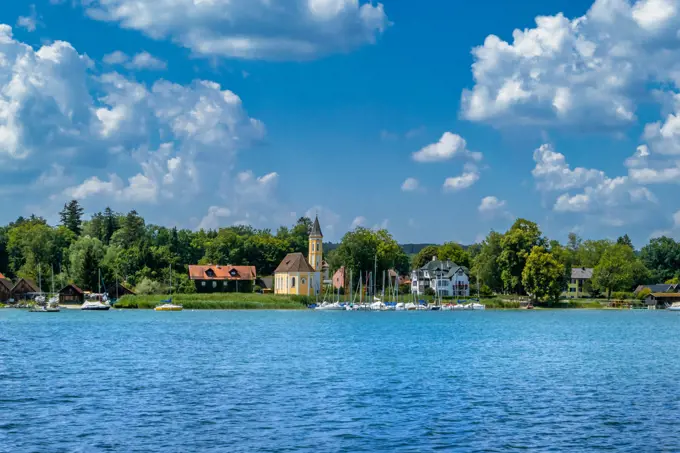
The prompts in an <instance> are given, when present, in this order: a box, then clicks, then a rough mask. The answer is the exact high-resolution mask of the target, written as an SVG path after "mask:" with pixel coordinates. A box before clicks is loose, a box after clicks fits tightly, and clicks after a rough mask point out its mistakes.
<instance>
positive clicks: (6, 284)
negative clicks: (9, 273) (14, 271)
mask: <svg viewBox="0 0 680 453" xmlns="http://www.w3.org/2000/svg"><path fill="white" fill-rule="evenodd" d="M0 275H2V274H0ZM0 285H1V286H3V287H5V288H6V289H7V291H12V281H11V280H10V279H8V278H4V277H2V278H0Z"/></svg>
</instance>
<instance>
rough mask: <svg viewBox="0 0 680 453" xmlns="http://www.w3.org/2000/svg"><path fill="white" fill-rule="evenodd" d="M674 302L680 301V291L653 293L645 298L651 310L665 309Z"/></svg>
mask: <svg viewBox="0 0 680 453" xmlns="http://www.w3.org/2000/svg"><path fill="white" fill-rule="evenodd" d="M674 302H680V293H652V294H650V295H649V296H647V298H646V299H645V303H646V304H647V308H649V309H650V310H654V309H657V308H659V309H663V308H666V306H669V305H671V304H673V303H674Z"/></svg>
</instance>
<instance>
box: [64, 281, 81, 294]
mask: <svg viewBox="0 0 680 453" xmlns="http://www.w3.org/2000/svg"><path fill="white" fill-rule="evenodd" d="M69 288H73V289H74V290H75V292H76V293H77V294H80V295H83V294H85V292H84V291H83V290H82V289H80V288H78V287H77V286H76V285H74V284H73V283H71V284H70V285H66V286H64V287H63V288H62V289H61V290H60V291H59V294H61V293H63V292H64V291H66V290H67V289H69Z"/></svg>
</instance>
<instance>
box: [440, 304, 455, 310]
mask: <svg viewBox="0 0 680 453" xmlns="http://www.w3.org/2000/svg"><path fill="white" fill-rule="evenodd" d="M451 310H453V305H443V306H442V311H451Z"/></svg>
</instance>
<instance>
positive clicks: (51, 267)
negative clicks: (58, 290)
mask: <svg viewBox="0 0 680 453" xmlns="http://www.w3.org/2000/svg"><path fill="white" fill-rule="evenodd" d="M50 269H51V270H52V294H54V264H51V265H50Z"/></svg>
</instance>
